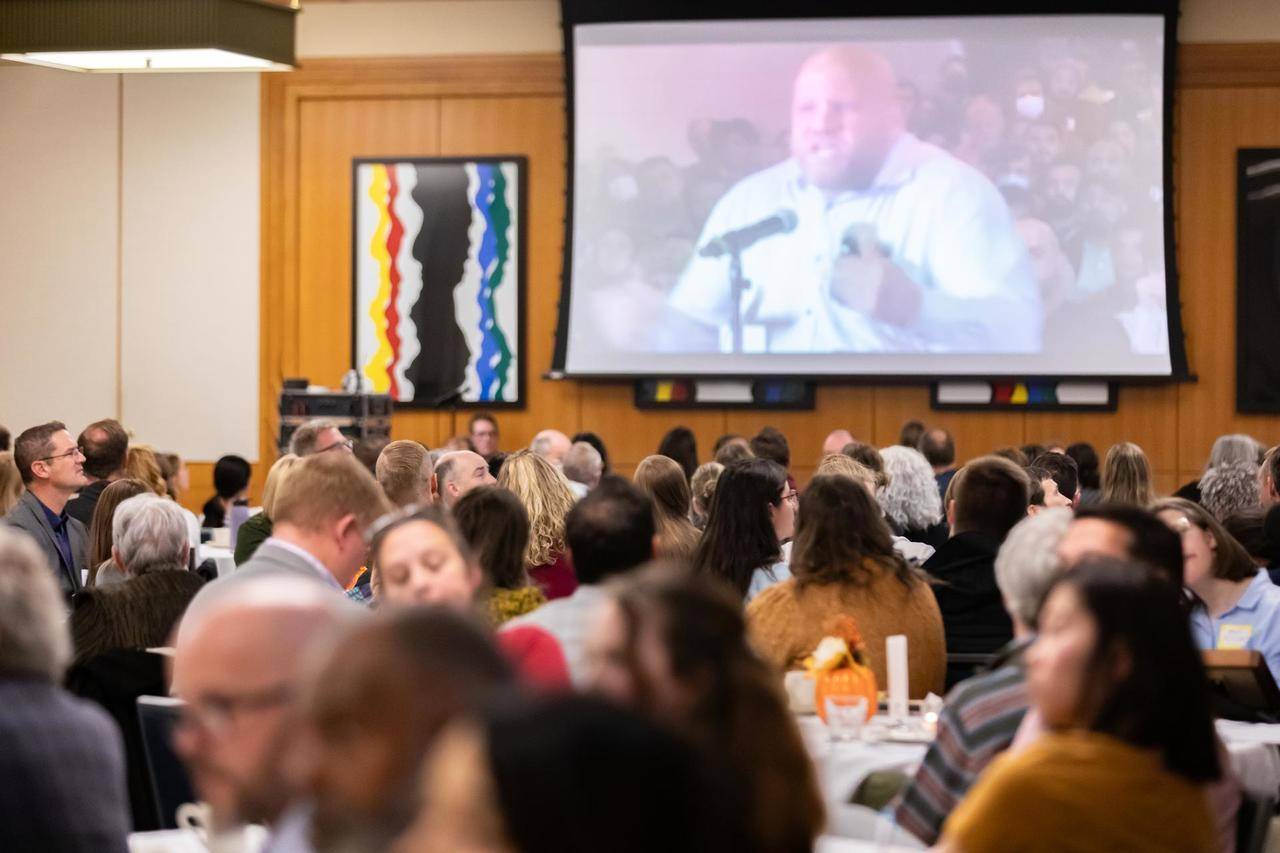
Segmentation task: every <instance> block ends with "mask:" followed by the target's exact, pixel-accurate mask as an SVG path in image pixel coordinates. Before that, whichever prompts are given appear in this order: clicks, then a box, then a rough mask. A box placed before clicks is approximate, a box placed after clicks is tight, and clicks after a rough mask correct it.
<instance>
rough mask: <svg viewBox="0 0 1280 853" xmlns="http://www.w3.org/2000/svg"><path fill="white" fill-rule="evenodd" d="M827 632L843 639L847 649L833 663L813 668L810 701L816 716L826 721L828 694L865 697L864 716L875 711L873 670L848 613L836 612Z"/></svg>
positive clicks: (874, 678)
mask: <svg viewBox="0 0 1280 853" xmlns="http://www.w3.org/2000/svg"><path fill="white" fill-rule="evenodd" d="M827 633H828V634H829V635H831V636H833V637H837V638H839V639H841V640H843V641H844V643H845V645H846V646H847V647H848V649H849V653H848V654H847V655H845V656H844V659H843V661H842V662H840V663H838V664H836V665H835V666H834V667H830V668H824V669H816V670H815V672H814V685H813V702H814V705H816V706H817V707H816V710H817V712H818V716H819V717H821V718H822V721H823V722H824V723H825V722H826V721H827V697H828V696H855V697H856V696H863V697H866V700H867V719H868V720H869V719H871V717H872V716H873V715H874V714H875V712H876V705H877V701H876V700H877V694H876V674H875V673H874V672H873V671H872V669H871V667H869V666H867V665H866V659H865V657H864V656H863V648H864V647H863V644H862V635H861V634H860V633H859V632H858V626H857V624H856V623H855V622H854V621H853V619H852V618H850V617H849V616H840V617H838V618H837V619H836V620H835V622H834V623H833V624H832V625H831V626H830V628H829V629H828V631H827Z"/></svg>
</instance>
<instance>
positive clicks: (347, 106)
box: [298, 97, 447, 446]
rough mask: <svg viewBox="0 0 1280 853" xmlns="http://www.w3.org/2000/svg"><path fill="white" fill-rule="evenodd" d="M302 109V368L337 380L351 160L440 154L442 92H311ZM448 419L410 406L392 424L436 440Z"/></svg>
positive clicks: (346, 284) (345, 309)
mask: <svg viewBox="0 0 1280 853" xmlns="http://www.w3.org/2000/svg"><path fill="white" fill-rule="evenodd" d="M299 111H300V119H299V131H300V135H301V139H300V146H299V162H300V172H299V179H300V189H299V220H298V223H299V224H298V228H299V233H300V244H299V268H298V275H299V289H298V293H299V301H298V317H299V322H300V324H301V328H302V329H304V330H305V334H304V335H303V336H301V338H300V340H299V368H300V370H301V371H302V375H304V376H307V377H309V378H310V379H311V380H312V381H313V382H317V383H320V384H324V385H330V386H336V385H338V384H339V382H340V381H341V379H342V375H343V374H344V373H345V372H346V371H347V370H348V369H349V368H350V366H351V346H350V340H351V261H352V259H351V216H352V209H351V205H352V200H351V160H352V158H355V157H378V156H386V157H396V156H421V157H431V156H436V155H437V154H438V153H439V151H440V99H439V98H434V97H422V98H417V97H415V98H396V99H388V98H376V99H373V98H365V97H343V98H304V99H303V100H302V101H301V104H300V110H299ZM442 419H443V420H447V416H442V415H441V414H440V413H438V412H422V411H412V410H402V411H401V412H400V413H399V414H397V416H396V417H395V418H394V420H393V429H392V432H393V435H394V437H395V438H412V439H415V440H417V441H421V442H423V443H425V444H427V445H428V446H435V445H436V444H438V443H440V442H442V441H443V439H444V437H445V436H444V435H443V433H444V432H446V431H447V430H445V429H444V428H443V427H442V423H441V421H442Z"/></svg>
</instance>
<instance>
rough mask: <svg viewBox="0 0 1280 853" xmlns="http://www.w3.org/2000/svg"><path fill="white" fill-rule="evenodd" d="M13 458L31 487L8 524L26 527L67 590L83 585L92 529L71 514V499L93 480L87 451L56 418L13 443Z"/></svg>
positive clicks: (26, 482) (87, 565)
mask: <svg viewBox="0 0 1280 853" xmlns="http://www.w3.org/2000/svg"><path fill="white" fill-rule="evenodd" d="M13 461H14V462H15V463H16V464H17V466H18V473H19V474H21V475H22V482H23V484H24V485H25V486H26V487H27V490H26V491H25V492H23V494H22V497H21V498H19V500H18V504H17V506H15V507H14V508H13V509H12V510H10V511H9V514H8V515H7V516H5V518H4V523H5V524H7V525H9V526H10V527H16V528H18V529H19V530H22V531H24V532H25V533H26V534H27V535H28V536H30V537H31V538H32V539H33V540H35V543H36V545H38V546H40V550H41V551H43V552H44V556H45V560H46V561H47V562H48V564H49V568H50V570H51V571H52V572H53V573H54V576H55V577H56V578H57V579H58V584H59V586H61V587H62V591H63V593H64V594H65V595H67V596H70V595H71V594H72V593H74V592H75V591H76V590H78V589H80V588H81V587H82V586H83V585H84V584H83V582H82V581H81V574H80V573H81V572H82V571H84V570H87V569H88V568H89V534H88V532H87V531H86V530H85V527H84V525H83V524H81V523H80V522H79V521H77V520H76V519H74V518H71V517H70V516H69V515H67V511H66V507H67V501H69V500H70V499H71V496H72V495H74V494H75V493H76V492H78V491H79V490H80V489H82V488H84V487H85V486H86V485H88V483H89V480H88V478H87V477H86V476H85V473H84V454H83V453H81V452H80V448H79V447H78V446H77V445H76V441H75V439H74V438H72V437H71V433H69V432H67V428H66V426H65V425H64V424H62V423H59V422H58V421H51V422H50V423H47V424H41V425H40V426H35V427H31V429H28V430H26V431H25V432H23V433H22V434H21V435H19V436H18V438H17V440H16V441H15V442H14V443H13Z"/></svg>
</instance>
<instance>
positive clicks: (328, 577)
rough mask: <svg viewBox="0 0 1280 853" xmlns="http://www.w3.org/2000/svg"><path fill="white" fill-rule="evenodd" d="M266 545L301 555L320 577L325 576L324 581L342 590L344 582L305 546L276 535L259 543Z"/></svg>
mask: <svg viewBox="0 0 1280 853" xmlns="http://www.w3.org/2000/svg"><path fill="white" fill-rule="evenodd" d="M265 545H274V546H275V547H277V548H281V549H283V550H285V551H288V552H289V553H290V554H293V555H294V556H297V557H301V558H302V559H303V560H304V561H306V563H307V564H308V565H310V566H311V567H312V568H313V569H315V570H316V574H318V575H320V577H321V578H323V579H324V581H325V582H326V583H327V584H329V586H331V587H334V588H335V589H337V590H342V584H340V583H338V580H337V578H335V577H334V576H333V573H332V572H330V571H329V570H328V569H327V568H326V567H325V564H324V563H322V562H320V561H319V560H317V559H316V557H315V555H314V554H312V553H311V552H310V551H307V550H306V549H304V548H299V547H298V546H297V545H294V544H293V543H292V542H286V541H284V540H283V539H277V538H276V537H274V536H272V537H270V538H268V539H267V540H266V541H265V542H263V543H262V545H259V546H258V547H259V548H261V547H263V546H265Z"/></svg>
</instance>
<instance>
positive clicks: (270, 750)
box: [173, 574, 363, 850]
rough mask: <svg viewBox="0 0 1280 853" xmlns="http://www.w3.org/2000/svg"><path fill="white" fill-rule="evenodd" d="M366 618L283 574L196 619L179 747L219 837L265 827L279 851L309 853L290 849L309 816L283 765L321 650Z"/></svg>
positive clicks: (178, 678) (183, 637) (179, 679)
mask: <svg viewBox="0 0 1280 853" xmlns="http://www.w3.org/2000/svg"><path fill="white" fill-rule="evenodd" d="M362 613H363V611H362V610H361V608H359V607H357V606H356V605H354V604H352V603H351V602H349V601H347V599H345V598H344V597H342V596H335V595H330V594H328V593H327V591H326V590H325V589H324V587H321V586H318V585H316V584H313V583H309V582H307V581H305V580H303V579H301V578H297V577H291V576H288V575H279V574H277V575H274V576H270V577H257V578H254V579H251V580H249V581H247V582H245V583H242V584H240V585H239V586H237V587H235V588H233V589H230V590H228V591H226V592H224V594H222V595H220V596H218V597H216V598H213V599H211V600H208V601H205V602H203V603H201V602H195V603H193V604H192V606H191V607H190V608H189V609H188V610H187V613H186V615H185V616H184V617H183V621H182V624H181V626H180V627H179V629H178V634H177V638H176V641H175V643H174V647H175V648H174V658H173V692H174V694H175V695H177V696H178V697H179V698H181V699H182V700H183V702H184V703H185V705H184V707H183V709H182V718H181V722H180V724H179V726H178V728H177V730H176V731H175V733H174V742H173V743H174V748H175V749H176V751H177V753H178V755H179V756H181V758H182V760H183V762H184V763H185V764H186V766H187V770H188V771H189V772H190V774H191V781H192V785H193V786H194V788H195V791H196V794H197V796H198V797H199V798H200V800H201V801H203V802H205V803H208V805H209V806H210V808H211V810H212V817H213V826H212V827H211V829H212V831H213V833H214V835H223V834H224V833H227V832H230V831H232V830H234V829H236V828H238V827H240V826H242V825H244V824H264V825H266V826H268V827H269V828H270V830H271V836H272V839H271V846H270V849H273V850H293V849H307V848H295V847H293V846H291V845H290V844H289V843H286V841H285V837H286V836H292V835H295V834H301V833H299V832H298V826H297V824H298V823H299V821H301V823H302V824H303V827H302V828H303V829H305V814H302V815H291V814H290V806H291V804H293V803H294V801H295V798H296V797H297V795H298V791H297V790H296V787H295V785H294V784H293V783H292V781H291V780H290V779H289V778H288V777H287V776H286V774H285V767H284V765H283V762H282V758H283V757H284V756H286V755H290V754H293V752H294V750H295V747H296V746H297V743H296V730H295V729H294V727H292V726H291V725H290V720H291V719H292V718H293V717H292V715H293V712H294V707H295V702H296V699H297V692H298V687H299V684H300V681H301V679H302V675H303V668H304V661H305V660H306V659H307V655H308V652H309V650H310V648H311V646H312V645H314V644H315V643H316V642H317V641H318V640H320V639H322V638H323V637H324V636H326V635H328V634H330V633H332V632H333V631H334V629H335V628H337V626H338V625H339V624H341V623H342V622H344V621H345V620H346V619H349V618H359V616H360V615H362ZM302 837H305V834H303V836H302ZM211 846H212V845H211ZM215 849H216V848H215Z"/></svg>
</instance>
